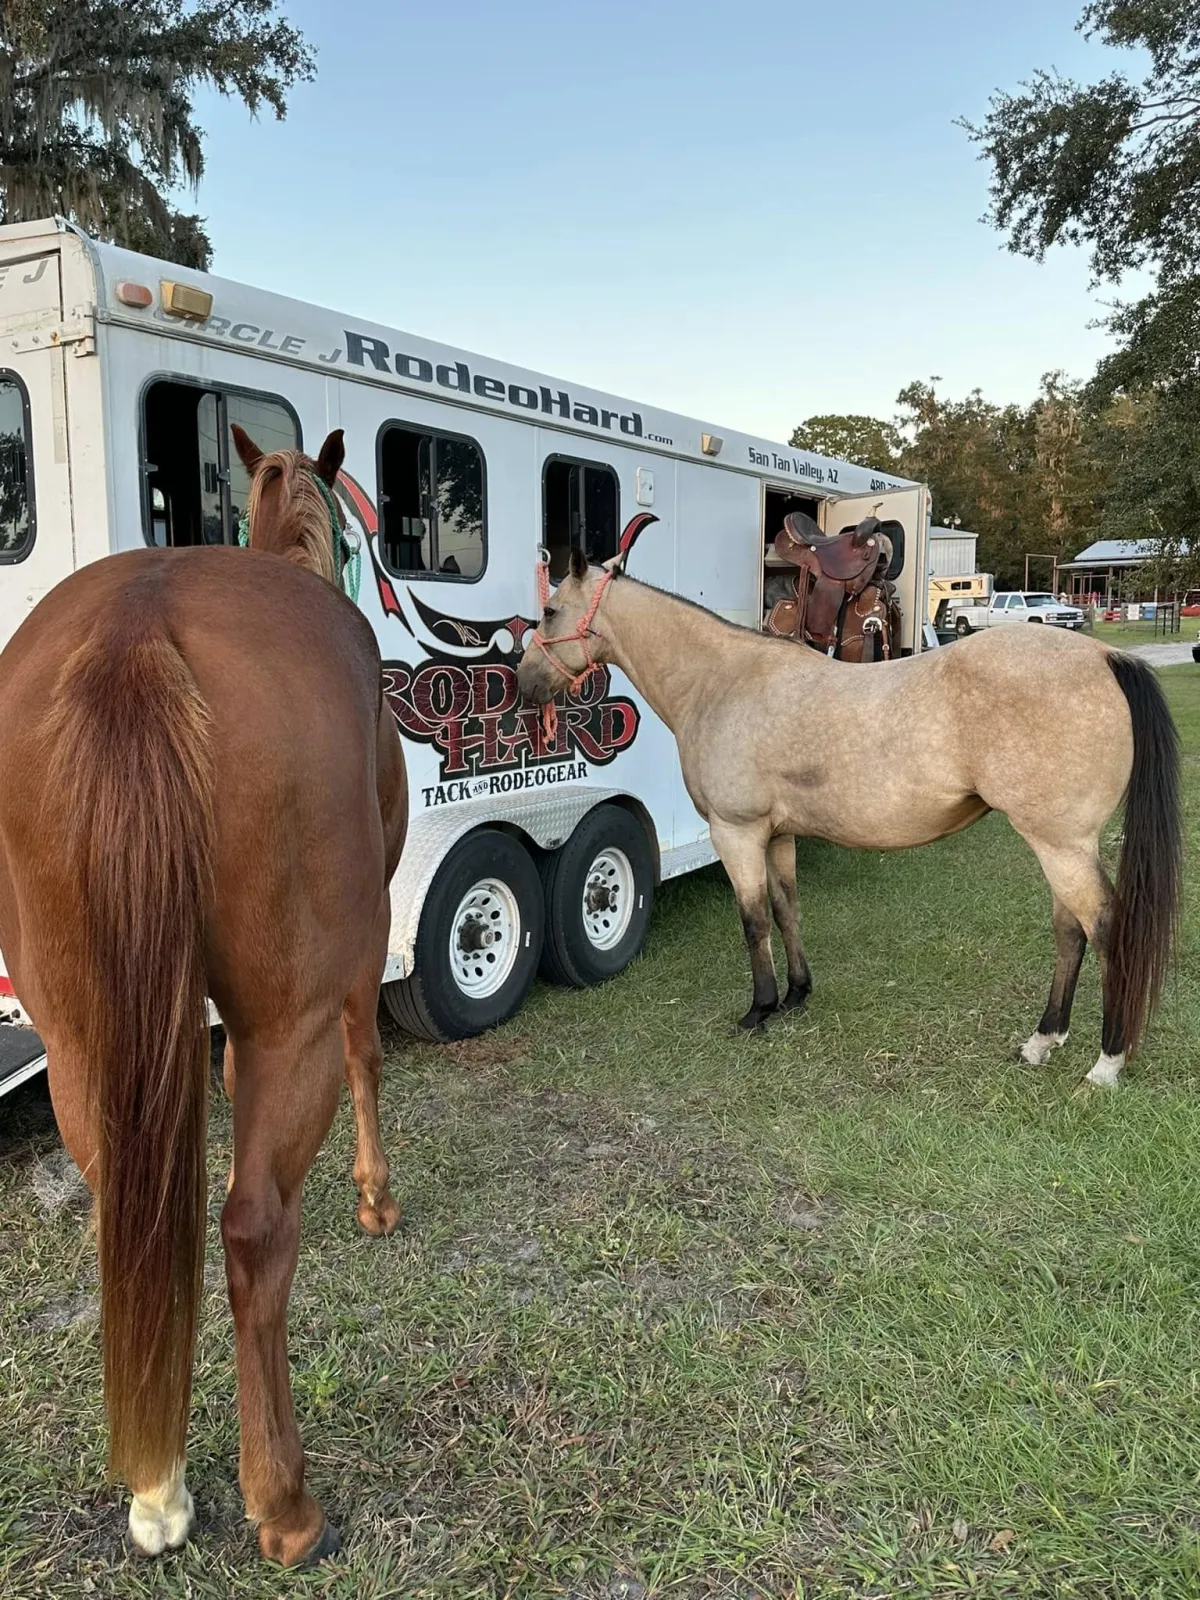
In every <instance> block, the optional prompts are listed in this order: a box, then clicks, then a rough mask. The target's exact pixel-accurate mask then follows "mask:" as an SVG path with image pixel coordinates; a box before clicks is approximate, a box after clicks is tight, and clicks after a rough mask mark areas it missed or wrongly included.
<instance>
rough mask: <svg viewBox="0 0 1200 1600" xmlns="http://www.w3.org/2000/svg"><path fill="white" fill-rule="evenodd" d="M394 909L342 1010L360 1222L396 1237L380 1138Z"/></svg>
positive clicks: (385, 917) (386, 910)
mask: <svg viewBox="0 0 1200 1600" xmlns="http://www.w3.org/2000/svg"><path fill="white" fill-rule="evenodd" d="M390 926H391V906H390V904H387V905H385V907H384V911H383V914H382V916H381V919H380V926H379V928H378V929H377V930H376V937H375V939H374V940H373V941H372V944H373V948H372V950H371V954H370V956H369V957H368V958H367V961H366V962H365V964H364V966H363V970H362V971H361V972H360V973H359V975H358V977H357V978H356V979H355V982H354V987H353V988H352V989H351V991H350V993H349V995H348V996H347V998H346V1004H345V1006H344V1008H343V1010H342V1046H343V1051H344V1054H345V1058H346V1083H347V1084H348V1085H349V1089H350V1096H351V1099H352V1100H353V1101H354V1120H355V1124H356V1127H357V1132H358V1142H357V1147H356V1149H355V1155H354V1182H355V1185H356V1186H357V1188H358V1221H359V1224H360V1226H361V1227H362V1228H364V1229H365V1230H366V1232H367V1233H371V1234H375V1235H376V1236H378V1235H381V1234H388V1233H391V1232H392V1230H393V1228H395V1226H396V1224H397V1223H398V1222H399V1221H400V1207H399V1206H398V1205H397V1204H396V1202H395V1200H393V1198H392V1196H391V1194H390V1193H389V1191H388V1164H387V1157H386V1156H385V1155H384V1153H383V1144H382V1142H381V1140H380V1138H379V1078H380V1073H381V1071H382V1068H383V1045H382V1044H381V1042H380V1038H379V984H380V980H381V979H382V977H383V969H384V965H385V963H386V961H387V940H388V932H389V929H390Z"/></svg>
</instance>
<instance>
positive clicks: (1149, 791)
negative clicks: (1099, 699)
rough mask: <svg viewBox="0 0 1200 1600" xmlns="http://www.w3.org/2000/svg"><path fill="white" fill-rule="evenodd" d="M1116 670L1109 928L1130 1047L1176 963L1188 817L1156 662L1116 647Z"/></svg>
mask: <svg viewBox="0 0 1200 1600" xmlns="http://www.w3.org/2000/svg"><path fill="white" fill-rule="evenodd" d="M1108 664H1109V666H1110V667H1111V668H1112V672H1113V676H1114V677H1115V678H1116V680H1117V682H1118V683H1119V684H1120V686H1121V693H1122V694H1123V695H1124V696H1125V699H1126V700H1127V702H1128V704H1129V714H1130V716H1131V717H1132V719H1133V767H1132V769H1131V771H1130V774H1129V787H1128V788H1127V789H1126V791H1125V840H1124V844H1123V845H1122V848H1121V861H1120V865H1119V866H1118V868H1117V893H1116V898H1115V900H1114V902H1113V915H1112V924H1111V928H1110V932H1109V951H1108V962H1109V1009H1110V1010H1111V1018H1109V1019H1106V1020H1108V1021H1109V1022H1110V1025H1111V1026H1112V1029H1113V1038H1112V1039H1111V1040H1106V1041H1105V1044H1104V1048H1105V1050H1110V1049H1113V1048H1114V1047H1115V1049H1116V1050H1118V1051H1119V1050H1124V1051H1125V1052H1126V1053H1127V1054H1128V1053H1131V1052H1132V1051H1133V1050H1134V1049H1135V1048H1136V1047H1137V1043H1138V1039H1139V1038H1140V1036H1141V1032H1142V1028H1143V1026H1144V1024H1145V1022H1146V1018H1147V1017H1148V1015H1149V1014H1150V1012H1151V1011H1152V1010H1153V1009H1154V1006H1155V1004H1156V1003H1157V1001H1158V997H1159V994H1160V993H1161V991H1162V986H1163V982H1164V980H1165V979H1166V976H1167V971H1168V969H1169V967H1170V964H1171V957H1172V952H1173V950H1174V945H1175V935H1176V932H1177V930H1178V924H1179V890H1180V882H1181V879H1182V875H1183V819H1182V812H1181V808H1180V799H1179V732H1178V730H1177V729H1176V727H1175V723H1174V721H1173V720H1172V717H1171V712H1170V710H1169V708H1168V706H1167V701H1166V696H1165V695H1164V694H1163V692H1162V688H1161V686H1160V684H1159V682H1158V678H1157V676H1156V674H1155V672H1154V670H1153V668H1151V667H1149V666H1147V664H1146V663H1145V662H1144V661H1139V660H1138V659H1137V658H1136V657H1135V656H1128V655H1123V654H1121V653H1120V652H1119V651H1113V652H1112V653H1110V655H1109V658H1108Z"/></svg>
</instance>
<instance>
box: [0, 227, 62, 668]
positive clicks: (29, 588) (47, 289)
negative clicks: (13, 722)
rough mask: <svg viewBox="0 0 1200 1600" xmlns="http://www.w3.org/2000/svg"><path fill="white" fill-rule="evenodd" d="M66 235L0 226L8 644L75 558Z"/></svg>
mask: <svg viewBox="0 0 1200 1600" xmlns="http://www.w3.org/2000/svg"><path fill="white" fill-rule="evenodd" d="M62 238H63V236H62V235H61V234H58V233H57V232H55V231H52V230H50V229H49V228H48V226H47V224H45V223H29V224H24V225H20V224H19V225H17V226H12V227H7V228H0V649H3V647H4V645H6V644H7V643H8V641H9V639H10V638H11V637H12V635H13V634H14V633H15V632H16V631H17V629H18V628H19V627H20V625H21V623H22V622H23V621H24V620H25V618H26V617H27V616H28V615H29V613H30V611H32V610H33V608H34V606H35V605H36V604H37V602H38V601H39V600H40V599H41V597H42V596H43V595H44V594H45V593H46V592H47V591H48V590H50V589H52V588H53V587H54V585H55V584H56V583H58V582H60V581H61V580H62V579H63V578H65V577H66V576H67V575H68V574H69V573H70V572H71V571H72V569H73V567H74V564H75V562H74V538H73V527H72V515H71V465H70V460H69V450H68V437H69V429H68V416H67V367H66V363H67V362H68V361H71V360H72V359H74V351H75V349H76V348H77V347H78V342H77V340H76V339H75V338H74V337H72V336H71V335H70V334H69V333H67V332H66V330H64V325H63V301H62V284H61V279H62V259H61V248H60V247H61V240H62Z"/></svg>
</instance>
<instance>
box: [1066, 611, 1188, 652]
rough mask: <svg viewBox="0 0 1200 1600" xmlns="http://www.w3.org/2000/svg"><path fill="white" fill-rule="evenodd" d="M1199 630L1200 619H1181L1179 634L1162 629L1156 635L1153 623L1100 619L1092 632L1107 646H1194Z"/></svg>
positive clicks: (1093, 626)
mask: <svg viewBox="0 0 1200 1600" xmlns="http://www.w3.org/2000/svg"><path fill="white" fill-rule="evenodd" d="M1197 630H1200V617H1181V618H1180V621H1179V632H1178V633H1164V632H1163V631H1162V629H1161V628H1159V630H1158V631H1157V633H1156V632H1155V629H1154V624H1153V623H1152V622H1103V621H1101V620H1099V619H1097V621H1095V622H1094V623H1093V624H1092V630H1091V631H1092V633H1093V635H1094V636H1095V637H1096V638H1097V639H1102V640H1103V641H1104V643H1105V644H1117V645H1130V644H1179V643H1186V644H1192V643H1193V642H1194V641H1195V638H1196V634H1197Z"/></svg>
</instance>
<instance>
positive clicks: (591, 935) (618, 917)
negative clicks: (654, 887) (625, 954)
mask: <svg viewBox="0 0 1200 1600" xmlns="http://www.w3.org/2000/svg"><path fill="white" fill-rule="evenodd" d="M633 906H634V883H633V867H632V866H631V865H630V862H629V857H628V856H627V855H626V854H625V852H624V851H623V850H617V849H615V848H610V849H608V850H602V851H601V852H600V854H599V855H598V856H597V857H596V859H595V860H594V861H593V862H592V864H591V866H590V867H589V868H588V869H587V873H586V874H585V876H584V880H583V931H584V934H585V935H586V936H587V941H588V943H589V944H590V945H591V946H592V948H593V949H594V950H611V949H612V947H613V946H614V945H616V944H620V942H621V940H622V939H623V938H624V937H625V935H626V933H627V932H628V930H629V924H630V922H631V921H632V920H633Z"/></svg>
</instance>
